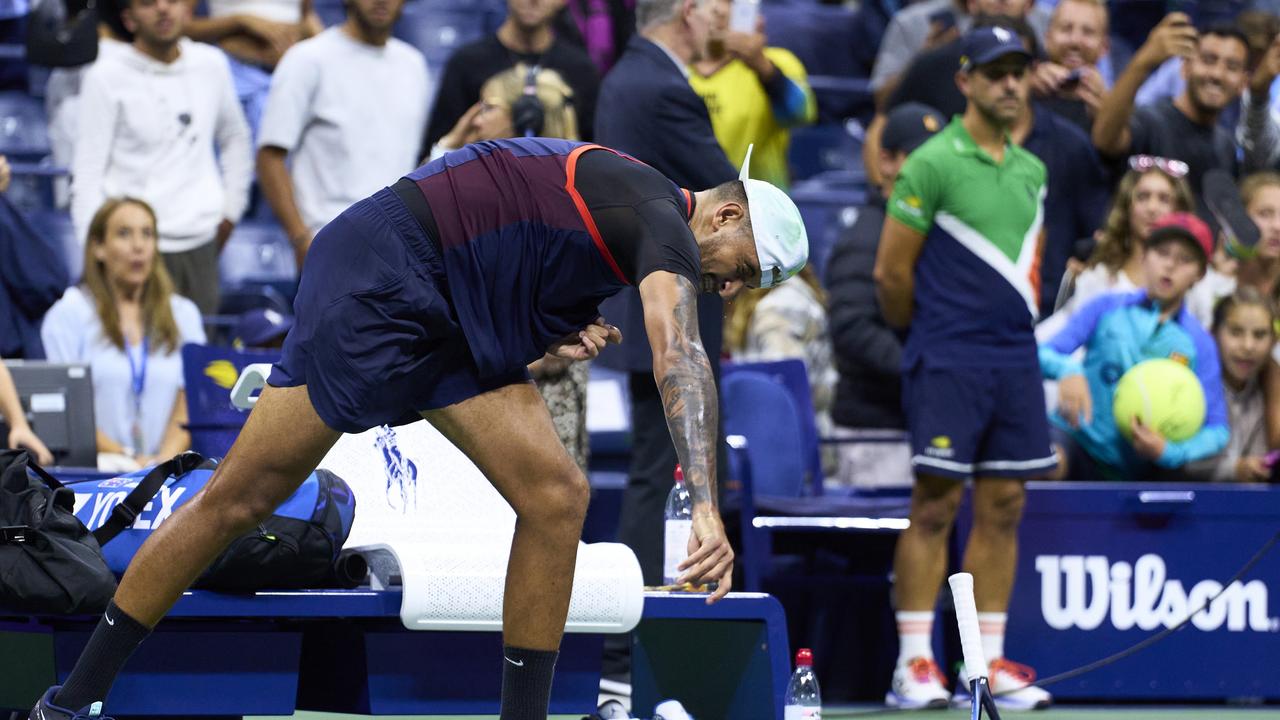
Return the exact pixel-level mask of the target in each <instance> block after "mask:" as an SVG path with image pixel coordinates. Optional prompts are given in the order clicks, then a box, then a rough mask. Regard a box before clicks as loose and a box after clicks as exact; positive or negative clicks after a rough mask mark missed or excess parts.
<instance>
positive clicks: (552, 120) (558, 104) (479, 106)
mask: <svg viewBox="0 0 1280 720" xmlns="http://www.w3.org/2000/svg"><path fill="white" fill-rule="evenodd" d="M531 100H536V102H530V101H531ZM526 135H532V136H536V137H550V138H561V139H563V140H577V139H578V116H577V114H576V113H575V112H574V109H573V89H572V88H570V87H569V84H568V83H566V82H565V81H564V78H562V77H561V76H560V73H558V72H556V71H555V70H549V69H547V68H542V67H538V66H537V65H527V64H525V63H516V65H515V66H514V67H511V68H508V69H506V70H503V71H502V72H500V73H498V74H497V75H494V76H493V77H491V78H489V79H488V80H487V81H485V84H484V86H483V87H482V88H481V89H480V102H477V103H476V104H475V105H472V106H471V108H470V109H469V110H467V111H466V112H465V113H463V114H462V117H461V118H459V119H458V122H457V123H455V124H454V126H453V129H452V130H450V131H449V132H448V133H447V134H446V135H445V136H444V137H442V138H440V140H439V142H437V143H436V144H435V145H434V146H433V147H432V148H431V155H430V156H429V157H428V160H435V159H436V158H438V157H440V156H441V155H444V154H445V153H447V152H449V151H450V150H457V149H458V148H460V147H462V146H463V145H469V144H471V143H473V142H480V141H481V140H498V139H500V138H511V137H524V136H526Z"/></svg>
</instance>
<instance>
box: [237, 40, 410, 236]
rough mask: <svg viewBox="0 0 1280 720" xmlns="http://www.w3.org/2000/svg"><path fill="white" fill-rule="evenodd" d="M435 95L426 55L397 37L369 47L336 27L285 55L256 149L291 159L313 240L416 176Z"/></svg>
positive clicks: (300, 206) (296, 190) (300, 209)
mask: <svg viewBox="0 0 1280 720" xmlns="http://www.w3.org/2000/svg"><path fill="white" fill-rule="evenodd" d="M432 95H433V87H432V83H431V78H430V74H429V73H428V71H427V63H426V61H425V60H424V59H423V57H422V53H420V52H418V51H417V50H416V49H414V48H413V47H412V46H410V45H409V44H407V43H405V42H403V41H401V40H397V39H395V38H391V39H390V40H388V41H387V43H386V45H383V46H374V45H369V44H367V43H363V42H360V41H358V40H356V39H355V38H352V37H351V36H349V35H347V34H346V33H345V32H344V31H343V30H342V28H341V27H340V26H339V27H332V28H329V29H328V30H325V31H324V32H322V33H320V34H319V35H317V36H315V37H314V38H311V39H309V40H305V41H303V42H300V43H298V44H297V45H294V46H293V47H292V48H290V49H289V51H288V52H286V53H285V55H284V59H282V60H281V61H280V64H279V65H278V66H277V67H276V70H275V73H274V75H273V76H272V80H271V95H270V96H269V97H268V98H267V109H266V112H265V113H263V117H262V127H261V129H260V130H259V135H258V147H264V146H272V147H278V148H281V149H283V150H285V151H286V152H288V153H289V162H290V165H291V168H290V175H291V176H292V179H293V189H294V200H295V202H296V203H297V205H298V212H299V213H300V214H301V215H302V220H303V222H305V223H306V225H307V227H308V228H309V229H310V230H311V232H312V233H314V232H316V231H317V230H319V229H320V228H321V227H323V226H324V224H325V223H327V222H329V221H330V220H332V219H333V218H335V217H337V216H338V214H339V213H341V212H342V211H343V210H345V209H347V207H349V206H350V205H351V204H352V203H354V202H356V201H358V200H360V199H361V198H363V197H365V196H367V195H369V194H371V193H373V192H375V191H377V190H378V189H379V188H382V187H384V186H385V185H387V184H389V183H390V182H392V181H394V180H395V179H396V178H397V177H399V176H401V175H404V174H406V173H408V172H410V171H411V170H413V169H414V168H415V167H417V164H418V159H419V152H420V151H421V147H420V143H421V142H422V134H423V129H424V128H425V127H426V122H427V116H428V112H429V110H430V107H429V106H430V103H431V98H432Z"/></svg>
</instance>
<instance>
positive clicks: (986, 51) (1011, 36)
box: [960, 25, 1032, 72]
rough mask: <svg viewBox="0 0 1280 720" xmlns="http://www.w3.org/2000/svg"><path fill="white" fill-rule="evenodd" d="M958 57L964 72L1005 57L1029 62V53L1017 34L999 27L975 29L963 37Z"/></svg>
mask: <svg viewBox="0 0 1280 720" xmlns="http://www.w3.org/2000/svg"><path fill="white" fill-rule="evenodd" d="M961 48H962V50H963V53H964V54H963V55H961V56H960V69H961V70H964V71H966V72H968V71H970V70H972V69H974V68H975V67H978V66H979V65H986V64H987V63H991V62H995V61H996V60H999V59H1000V58H1002V57H1004V56H1006V55H1019V56H1021V57H1022V58H1024V59H1025V60H1026V61H1027V62H1031V59H1032V58H1031V53H1030V52H1028V51H1027V48H1026V46H1025V45H1023V44H1022V38H1021V37H1019V36H1018V33H1016V32H1014V31H1012V30H1009V29H1007V28H1002V27H1000V26H998V25H997V26H994V27H984V28H977V29H975V30H970V31H969V33H968V34H967V35H965V36H964V40H963V41H962V45H961Z"/></svg>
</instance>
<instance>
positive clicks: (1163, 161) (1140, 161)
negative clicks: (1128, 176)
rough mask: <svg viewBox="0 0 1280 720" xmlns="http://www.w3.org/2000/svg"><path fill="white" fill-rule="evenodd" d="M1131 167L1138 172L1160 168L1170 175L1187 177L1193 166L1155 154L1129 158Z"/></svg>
mask: <svg viewBox="0 0 1280 720" xmlns="http://www.w3.org/2000/svg"><path fill="white" fill-rule="evenodd" d="M1129 169H1130V170H1136V171H1138V172H1147V171H1148V170H1159V171H1160V172H1162V173H1164V174H1165V175H1168V176H1169V177H1175V178H1180V177H1186V175H1187V172H1188V171H1189V170H1190V169H1191V168H1189V167H1188V166H1187V164H1186V163H1185V162H1183V161H1181V160H1174V159H1172V158H1162V157H1157V156H1155V155H1134V156H1132V157H1130V158H1129Z"/></svg>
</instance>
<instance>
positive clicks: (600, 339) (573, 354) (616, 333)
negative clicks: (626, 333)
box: [547, 317, 622, 361]
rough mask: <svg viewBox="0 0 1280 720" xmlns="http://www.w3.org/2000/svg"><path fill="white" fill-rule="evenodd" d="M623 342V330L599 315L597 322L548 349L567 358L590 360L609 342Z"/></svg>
mask: <svg viewBox="0 0 1280 720" xmlns="http://www.w3.org/2000/svg"><path fill="white" fill-rule="evenodd" d="M620 342H622V331H621V330H619V329H618V328H616V327H614V326H612V325H610V324H609V323H607V322H605V321H604V318H602V317H598V318H596V319H595V322H593V323H591V324H590V325H588V326H586V327H585V328H583V329H582V330H580V331H578V334H577V335H570V336H569V337H567V338H565V339H563V340H561V341H560V342H558V343H556V344H555V345H552V346H551V348H550V349H548V350H547V354H548V355H554V356H555V357H559V358H565V359H567V360H575V361H580V360H590V359H592V358H594V357H596V356H597V355H599V354H600V351H601V350H603V349H604V348H605V346H606V345H608V344H609V343H613V344H614V345H617V344H618V343H620Z"/></svg>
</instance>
